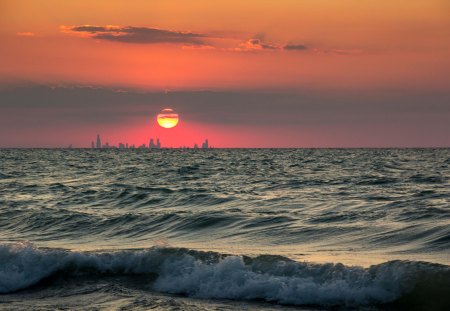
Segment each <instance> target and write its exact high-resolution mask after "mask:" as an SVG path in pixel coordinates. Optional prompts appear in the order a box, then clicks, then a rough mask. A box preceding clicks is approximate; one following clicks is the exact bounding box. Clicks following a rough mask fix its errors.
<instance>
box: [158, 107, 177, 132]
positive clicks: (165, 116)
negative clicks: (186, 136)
mask: <svg viewBox="0 0 450 311" xmlns="http://www.w3.org/2000/svg"><path fill="white" fill-rule="evenodd" d="M156 119H157V120H158V124H159V125H160V126H161V127H164V128H166V129H170V128H172V127H175V126H176V125H177V124H178V120H179V118H178V114H177V113H175V112H174V111H173V109H170V108H166V109H163V110H162V111H161V112H160V113H159V114H158V116H157V117H156Z"/></svg>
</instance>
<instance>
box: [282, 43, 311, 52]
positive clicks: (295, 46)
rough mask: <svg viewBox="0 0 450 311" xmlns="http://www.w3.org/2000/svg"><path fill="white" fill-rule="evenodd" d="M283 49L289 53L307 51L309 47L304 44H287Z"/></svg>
mask: <svg viewBox="0 0 450 311" xmlns="http://www.w3.org/2000/svg"><path fill="white" fill-rule="evenodd" d="M283 49H285V50H288V51H305V50H307V49H308V47H307V46H306V45H303V44H286V45H285V46H284V47H283Z"/></svg>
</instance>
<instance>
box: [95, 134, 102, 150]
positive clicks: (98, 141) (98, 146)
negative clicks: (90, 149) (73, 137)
mask: <svg viewBox="0 0 450 311" xmlns="http://www.w3.org/2000/svg"><path fill="white" fill-rule="evenodd" d="M95 147H96V148H97V149H100V148H102V140H101V139H100V135H99V134H97V144H96V145H95Z"/></svg>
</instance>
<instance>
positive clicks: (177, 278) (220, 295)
mask: <svg viewBox="0 0 450 311" xmlns="http://www.w3.org/2000/svg"><path fill="white" fill-rule="evenodd" d="M106 275H116V276H121V275H124V276H125V275H126V276H133V275H137V276H139V277H140V278H142V277H145V276H148V283H147V284H146V286H147V287H146V289H148V290H152V291H157V292H163V293H171V294H181V295H186V296H189V297H195V298H208V299H232V300H264V301H268V302H273V303H280V304H291V305H317V306H368V305H382V304H387V303H393V302H398V301H402V300H408V299H415V300H417V299H420V297H421V296H426V297H424V299H425V300H430V299H434V300H436V299H437V300H440V301H443V303H448V302H449V301H448V299H449V298H448V297H447V296H448V295H446V294H445V293H448V289H449V288H450V267H449V266H444V265H438V264H432V263H427V262H413V261H389V262H385V263H382V264H379V265H373V266H371V267H369V268H362V267H357V266H345V265H343V264H340V263H330V264H314V263H308V262H297V261H293V260H290V259H288V258H285V257H282V256H275V255H261V256H257V257H247V256H235V255H225V254H220V253H215V252H201V251H195V250H189V249H184V248H166V247H153V248H150V249H144V250H122V251H108V252H105V251H102V252H72V251H67V250H63V249H43V248H37V247H35V246H34V245H33V244H31V243H27V242H24V243H3V244H0V293H1V294H6V293H11V292H15V291H18V290H23V289H26V288H29V287H31V286H36V285H39V284H41V283H45V282H44V281H45V280H48V279H49V278H52V277H53V278H55V277H58V276H64V277H65V278H66V279H68V280H70V279H71V278H73V279H75V277H76V278H80V277H83V276H89V277H98V278H102V276H106ZM47 283H48V282H47ZM47 283H45V284H47ZM43 286H44V285H43ZM433 297H434V298H433Z"/></svg>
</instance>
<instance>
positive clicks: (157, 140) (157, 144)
mask: <svg viewBox="0 0 450 311" xmlns="http://www.w3.org/2000/svg"><path fill="white" fill-rule="evenodd" d="M148 147H149V148H150V149H159V148H161V142H160V141H159V138H157V139H156V144H155V141H154V140H153V138H152V139H150V143H149V145H148Z"/></svg>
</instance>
